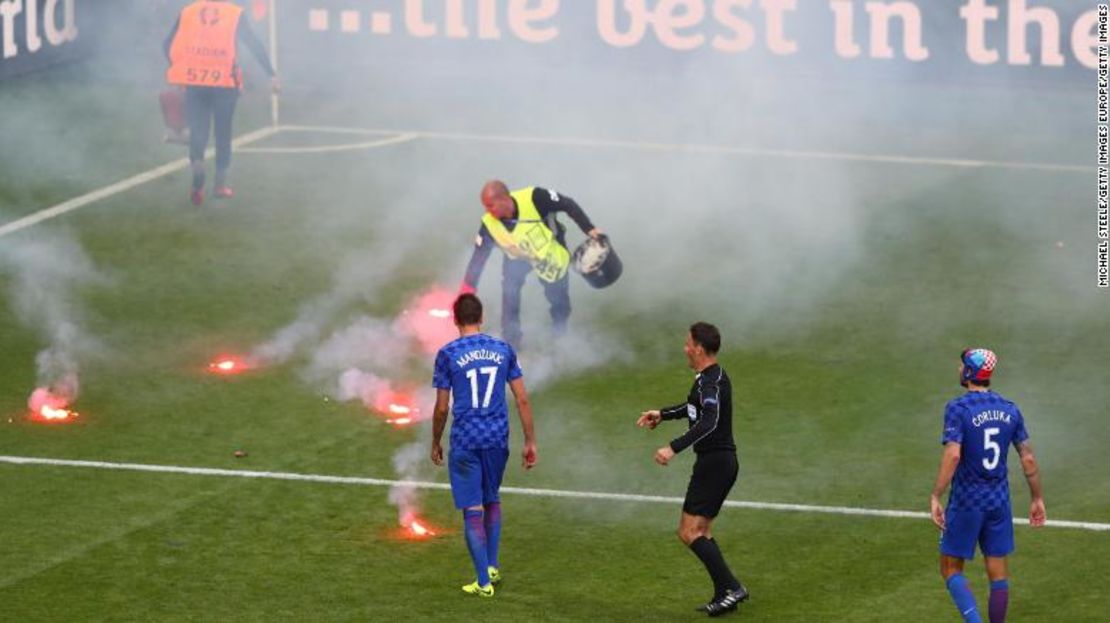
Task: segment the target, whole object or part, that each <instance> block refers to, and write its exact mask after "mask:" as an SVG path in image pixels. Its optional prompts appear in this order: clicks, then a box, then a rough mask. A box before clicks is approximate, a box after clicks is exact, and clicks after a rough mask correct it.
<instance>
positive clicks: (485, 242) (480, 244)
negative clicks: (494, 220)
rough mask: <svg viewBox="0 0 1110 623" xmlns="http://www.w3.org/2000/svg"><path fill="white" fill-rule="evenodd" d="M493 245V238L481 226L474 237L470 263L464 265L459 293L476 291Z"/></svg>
mask: <svg viewBox="0 0 1110 623" xmlns="http://www.w3.org/2000/svg"><path fill="white" fill-rule="evenodd" d="M494 244H495V243H494V242H493V236H491V235H490V233H489V230H487V229H486V226H485V225H482V227H481V229H479V230H478V235H477V236H475V237H474V252H473V253H471V254H470V262H468V263H467V265H466V274H465V276H464V277H463V280H462V284H460V285H459V292H475V291H477V289H478V280H479V279H481V277H482V270H483V269H484V268H485V267H486V261H487V260H489V256H490V253H492V252H493V247H494Z"/></svg>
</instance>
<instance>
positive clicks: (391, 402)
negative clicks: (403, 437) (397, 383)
mask: <svg viewBox="0 0 1110 623" xmlns="http://www.w3.org/2000/svg"><path fill="white" fill-rule="evenodd" d="M415 402H416V400H415V398H414V397H413V395H412V393H411V392H409V391H403V390H394V389H389V390H386V391H383V392H381V393H380V394H378V395H377V396H375V397H374V405H373V409H374V411H377V412H378V413H379V414H381V415H383V416H385V418H386V420H385V421H386V423H387V424H393V425H394V426H407V425H409V424H412V423H413V422H416V421H418V420H419V415H420V409H419V408H417V407H416V405H415Z"/></svg>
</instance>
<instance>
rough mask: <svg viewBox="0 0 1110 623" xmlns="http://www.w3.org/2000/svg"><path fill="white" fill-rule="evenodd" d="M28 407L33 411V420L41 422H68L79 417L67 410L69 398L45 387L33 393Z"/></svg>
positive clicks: (74, 412)
mask: <svg viewBox="0 0 1110 623" xmlns="http://www.w3.org/2000/svg"><path fill="white" fill-rule="evenodd" d="M27 406H28V407H30V409H31V419H33V420H38V421H40V422H68V421H70V420H73V419H74V418H76V417H77V415H78V413H77V412H76V411H70V410H69V409H68V408H67V407H68V406H69V398H66V397H65V396H61V395H58V394H54V393H52V392H51V390H49V389H47V388H45V387H39V388H36V389H35V391H34V392H32V393H31V397H30V398H29V399H27Z"/></svg>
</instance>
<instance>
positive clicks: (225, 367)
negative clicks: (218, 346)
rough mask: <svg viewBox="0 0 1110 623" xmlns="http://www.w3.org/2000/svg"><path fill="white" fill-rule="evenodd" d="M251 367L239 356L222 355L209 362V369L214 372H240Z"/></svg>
mask: <svg viewBox="0 0 1110 623" xmlns="http://www.w3.org/2000/svg"><path fill="white" fill-rule="evenodd" d="M250 368H251V366H249V365H247V363H246V362H245V361H243V360H242V359H240V358H239V357H220V358H218V359H216V360H215V361H213V362H212V363H210V364H208V371H209V372H211V373H212V374H225V375H232V374H239V373H240V372H244V371H246V370H248V369H250Z"/></svg>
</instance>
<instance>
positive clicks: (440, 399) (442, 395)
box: [432, 388, 451, 465]
mask: <svg viewBox="0 0 1110 623" xmlns="http://www.w3.org/2000/svg"><path fill="white" fill-rule="evenodd" d="M450 406H451V390H449V389H442V388H436V406H435V408H433V409H432V462H433V463H435V464H436V465H443V445H442V444H441V441H442V440H443V429H444V428H446V427H447V411H448V410H449V408H450Z"/></svg>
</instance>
